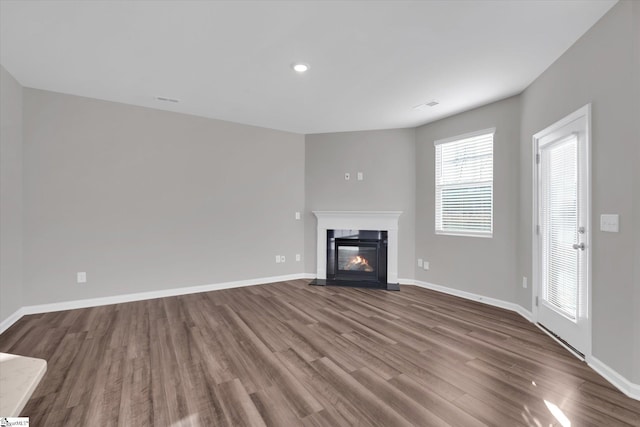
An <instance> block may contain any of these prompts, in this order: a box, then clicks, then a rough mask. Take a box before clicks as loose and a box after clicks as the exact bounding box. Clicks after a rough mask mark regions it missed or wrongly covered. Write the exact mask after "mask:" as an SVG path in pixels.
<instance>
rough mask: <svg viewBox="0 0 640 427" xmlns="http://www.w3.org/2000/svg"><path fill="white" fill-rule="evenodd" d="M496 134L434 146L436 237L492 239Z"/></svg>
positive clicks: (490, 132)
mask: <svg viewBox="0 0 640 427" xmlns="http://www.w3.org/2000/svg"><path fill="white" fill-rule="evenodd" d="M494 133H495V129H486V130H483V131H479V132H474V133H471V134H466V135H461V136H457V137H454V138H448V139H442V140H439V141H436V142H435V146H436V234H453V235H464V236H480V237H491V235H492V233H493V134H494Z"/></svg>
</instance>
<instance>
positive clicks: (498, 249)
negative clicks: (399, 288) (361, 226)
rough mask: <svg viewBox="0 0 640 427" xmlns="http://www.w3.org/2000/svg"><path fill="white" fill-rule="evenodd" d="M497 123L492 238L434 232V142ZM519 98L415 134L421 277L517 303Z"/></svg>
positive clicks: (458, 117)
mask: <svg viewBox="0 0 640 427" xmlns="http://www.w3.org/2000/svg"><path fill="white" fill-rule="evenodd" d="M491 127H495V128H496V133H495V136H494V146H493V153H494V160H493V162H494V163H493V169H494V172H493V175H494V178H493V203H494V209H493V237H492V238H481V237H462V236H447V235H436V234H435V148H434V145H433V143H434V141H436V140H438V139H443V138H448V137H453V136H456V135H461V134H464V133H468V132H473V131H478V130H482V129H487V128H491ZM519 139H520V98H519V97H512V98H508V99H506V100H503V101H500V102H496V103H493V104H490V105H487V106H484V107H480V108H477V109H475V110H471V111H468V112H466V113H462V114H458V115H456V116H454V117H450V118H446V119H443V120H439V121H437V122H434V123H430V124H427V125H425V126H422V127H419V128H418V129H417V133H416V141H417V148H416V150H417V153H416V154H417V155H416V171H417V185H416V190H417V191H416V218H417V219H416V257H418V258H423V259H424V260H427V261H429V264H430V266H429V270H427V271H425V270H422V269H418V268H417V267H416V279H417V280H422V281H425V282H429V283H433V284H437V285H442V286H447V287H451V288H455V289H458V290H462V291H466V292H472V293H476V294H480V295H484V296H488V297H492V298H498V299H501V300H504V301H511V302H514V301H515V292H516V291H515V290H516V289H517V288H518V287H519V286H521V279H518V277H517V261H518V257H517V253H516V250H515V249H516V248H517V244H516V238H517V230H518V210H517V206H518V177H519V172H518V152H519Z"/></svg>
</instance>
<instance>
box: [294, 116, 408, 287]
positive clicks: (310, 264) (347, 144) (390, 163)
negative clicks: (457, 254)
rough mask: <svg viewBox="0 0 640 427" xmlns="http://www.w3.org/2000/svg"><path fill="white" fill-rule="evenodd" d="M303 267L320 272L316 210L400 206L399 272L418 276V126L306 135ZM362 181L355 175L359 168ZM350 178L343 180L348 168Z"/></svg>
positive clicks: (311, 271)
mask: <svg viewBox="0 0 640 427" xmlns="http://www.w3.org/2000/svg"><path fill="white" fill-rule="evenodd" d="M305 145H306V150H305V151H306V156H305V169H306V184H305V189H306V190H305V194H306V208H305V224H306V239H305V254H306V255H305V257H306V260H305V267H306V271H307V272H308V273H313V274H315V272H316V244H317V242H316V226H317V221H316V217H315V216H314V215H313V213H312V211H314V210H324V211H330V210H385V211H402V212H403V213H402V215H401V216H400V219H399V224H398V227H399V230H398V258H399V259H398V277H399V278H403V279H413V277H414V269H413V265H414V258H415V256H414V249H415V240H414V225H415V160H414V158H415V130H414V129H392V130H380V131H363V132H342V133H326V134H316V135H307V136H306V144H305ZM359 171H360V172H363V173H364V180H363V181H358V180H357V179H356V174H357V172H359ZM345 172H349V173H351V180H349V181H345V180H344V173H345Z"/></svg>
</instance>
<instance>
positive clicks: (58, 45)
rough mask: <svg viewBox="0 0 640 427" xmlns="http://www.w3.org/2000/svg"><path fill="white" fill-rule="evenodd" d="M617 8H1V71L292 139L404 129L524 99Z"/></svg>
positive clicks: (45, 85) (399, 4)
mask: <svg viewBox="0 0 640 427" xmlns="http://www.w3.org/2000/svg"><path fill="white" fill-rule="evenodd" d="M615 3H616V0H601V1H600V0H599V1H594V0H570V1H558V0H557V1H548V0H537V1H528V0H512V1H507V0H498V1H484V0H477V1H461V0H460V1H113V0H112V1H96V0H94V1H56V0H46V1H6V0H1V1H0V15H1V21H0V41H1V44H0V49H1V50H0V63H2V65H3V66H4V67H5V68H6V69H7V70H8V71H9V72H10V73H11V74H12V75H13V76H14V77H15V78H16V79H17V80H18V81H19V82H20V83H21V84H22V85H23V86H27V87H32V88H38V89H45V90H50V91H56V92H62V93H68V94H75V95H81V96H88V97H92V98H98V99H105V100H110V101H117V102H123V103H126V104H133V105H140V106H145V107H152V108H158V109H164V110H171V111H178V112H182V113H188V114H195V115H199V116H205V117H212V118H217V119H222V120H229V121H233V122H240V123H245V124H251V125H257V126H263V127H267V128H274V129H281V130H287V131H292V132H299V133H320V132H337V131H348V130H363V129H383V128H398V127H411V126H417V125H420V124H423V123H427V122H430V121H433V120H436V119H438V118H442V117H445V116H448V115H451V114H454V113H457V112H460V111H464V110H468V109H470V108H473V107H476V106H479V105H483V104H486V103H488V102H491V101H495V100H498V99H502V98H506V97H508V96H511V95H514V94H517V93H519V92H521V91H522V90H523V89H524V88H525V87H526V86H527V85H529V84H530V83H531V82H532V81H533V80H534V79H535V78H536V77H538V76H539V75H540V74H541V73H542V72H543V71H544V70H545V69H546V68H547V67H548V66H549V65H551V63H553V61H555V60H556V59H557V58H558V57H559V56H560V55H561V54H562V53H563V52H564V51H566V50H567V48H569V46H571V45H572V44H573V43H574V42H575V41H576V40H577V39H578V38H579V37H580V36H581V35H582V34H584V33H585V32H586V31H587V30H588V29H589V28H590V27H591V26H592V25H593V24H594V23H595V22H596V21H597V20H598V19H599V18H600V17H601V16H602V15H603V14H604V13H605V12H606V11H607V10H609V9H610V8H611V7H612V6H613V5H614V4H615ZM294 61H304V62H307V63H309V64H310V65H311V70H310V71H309V72H307V73H306V74H304V75H298V74H296V73H295V72H294V71H292V70H291V68H290V65H291V63H292V62H294ZM156 96H163V97H168V98H177V99H179V100H180V102H179V103H178V104H172V103H166V102H164V103H163V102H160V101H157V100H156V99H155V97H156ZM431 100H437V101H439V102H440V104H439V105H438V106H436V107H432V108H428V109H426V110H423V111H415V110H413V109H412V107H413V106H415V105H418V104H421V103H424V102H428V101H431Z"/></svg>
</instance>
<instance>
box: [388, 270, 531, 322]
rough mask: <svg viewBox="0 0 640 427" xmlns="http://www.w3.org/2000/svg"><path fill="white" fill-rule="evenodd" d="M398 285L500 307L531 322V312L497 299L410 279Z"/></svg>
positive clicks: (401, 280)
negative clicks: (424, 289)
mask: <svg viewBox="0 0 640 427" xmlns="http://www.w3.org/2000/svg"><path fill="white" fill-rule="evenodd" d="M400 283H401V284H402V283H406V284H410V285H415V286H419V287H421V288H426V289H431V290H433V291H438V292H442V293H443V294H449V295H453V296H456V297H461V298H464V299H468V300H472V301H478V302H481V303H484V304H489V305H492V306H494V307H500V308H504V309H506V310H510V311H515V312H516V313H518V314H519V315H521V316H522V317H524V318H525V319H527V320H528V321H529V322H533V315H532V314H531V312H530V311H529V310H525V309H524V308H522V307H521V306H520V305H518V304H515V303H513V302H508V301H503V300H500V299H497V298H490V297H486V296H484V295H479V294H474V293H471V292H466V291H461V290H458V289H454V288H449V287H446V286H442V285H436V284H433V283H429V282H423V281H421V280H411V279H400Z"/></svg>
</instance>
